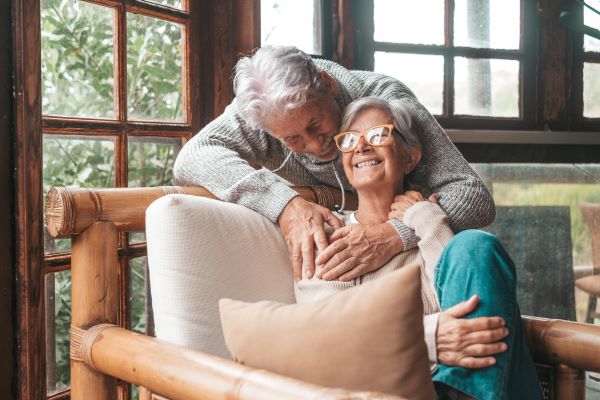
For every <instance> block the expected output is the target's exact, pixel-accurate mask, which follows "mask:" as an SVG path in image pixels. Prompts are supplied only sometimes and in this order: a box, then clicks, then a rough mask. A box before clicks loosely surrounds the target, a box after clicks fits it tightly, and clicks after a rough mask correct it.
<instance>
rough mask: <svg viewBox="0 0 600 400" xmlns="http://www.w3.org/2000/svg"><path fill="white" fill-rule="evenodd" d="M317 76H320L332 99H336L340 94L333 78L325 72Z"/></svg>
mask: <svg viewBox="0 0 600 400" xmlns="http://www.w3.org/2000/svg"><path fill="white" fill-rule="evenodd" d="M319 75H320V76H321V79H322V80H323V83H324V84H325V87H326V88H327V89H328V90H329V92H330V93H331V94H332V95H333V97H337V95H338V94H339V93H340V85H339V84H338V82H337V81H336V80H335V78H334V77H333V76H331V75H329V74H328V73H327V72H325V71H321V72H319Z"/></svg>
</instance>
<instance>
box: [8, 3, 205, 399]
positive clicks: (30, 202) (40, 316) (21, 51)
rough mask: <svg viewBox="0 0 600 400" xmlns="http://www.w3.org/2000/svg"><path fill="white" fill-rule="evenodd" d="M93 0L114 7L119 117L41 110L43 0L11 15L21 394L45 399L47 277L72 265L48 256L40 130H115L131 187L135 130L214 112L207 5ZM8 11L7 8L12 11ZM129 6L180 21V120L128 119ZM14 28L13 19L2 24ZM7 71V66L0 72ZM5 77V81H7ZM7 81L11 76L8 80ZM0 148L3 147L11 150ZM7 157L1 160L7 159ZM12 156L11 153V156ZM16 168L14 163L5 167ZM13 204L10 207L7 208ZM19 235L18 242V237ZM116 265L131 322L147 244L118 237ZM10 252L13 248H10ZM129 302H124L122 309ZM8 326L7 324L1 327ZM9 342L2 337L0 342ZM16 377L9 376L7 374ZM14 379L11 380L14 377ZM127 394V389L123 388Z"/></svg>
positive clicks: (188, 125)
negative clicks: (208, 83) (205, 62)
mask: <svg viewBox="0 0 600 400" xmlns="http://www.w3.org/2000/svg"><path fill="white" fill-rule="evenodd" d="M86 2H88V3H92V4H96V5H101V6H105V7H110V8H112V9H114V10H115V11H116V13H115V18H116V19H115V21H116V24H115V26H114V35H115V46H114V48H115V51H116V52H117V51H118V52H119V54H118V57H115V64H114V68H115V71H116V73H115V77H116V79H115V85H116V87H118V88H119V90H116V91H115V93H117V94H116V96H117V97H116V102H117V103H118V113H117V115H116V118H115V120H97V119H84V118H68V117H57V116H42V110H41V69H40V60H41V36H40V34H41V31H40V4H41V2H40V0H16V1H15V2H14V3H13V8H12V13H6V14H2V15H8V17H9V18H12V21H13V32H12V33H13V35H12V36H11V35H7V36H4V35H3V36H2V37H3V38H4V37H8V38H12V39H13V42H12V48H13V52H12V56H13V60H14V61H13V65H12V67H13V68H12V70H13V71H12V72H13V73H14V77H15V78H14V79H15V81H14V83H15V92H16V99H15V110H16V112H15V116H14V121H15V124H14V129H15V131H16V135H15V137H16V160H14V163H15V166H16V171H17V172H16V182H15V189H16V191H15V195H16V199H15V203H16V204H18V211H17V221H16V225H17V226H16V231H17V232H18V233H19V236H18V238H17V240H16V243H17V251H16V253H17V254H16V255H17V271H16V274H17V287H16V289H17V293H18V297H17V299H16V300H17V314H18V315H17V321H18V343H17V344H18V346H11V347H12V348H18V349H19V352H18V353H19V354H18V361H17V366H18V371H17V374H18V377H17V379H16V381H17V384H16V387H17V388H18V393H17V396H18V398H20V399H32V398H45V397H47V392H46V360H45V354H46V351H45V348H46V345H45V323H44V321H45V313H44V301H45V290H44V278H45V275H46V274H48V273H52V272H59V271H63V270H67V269H69V263H70V254H69V253H62V254H61V253H58V254H51V255H48V256H47V257H46V258H45V255H44V246H43V230H42V229H43V225H42V221H43V219H42V210H43V204H42V182H43V181H42V159H43V154H42V139H43V135H55V134H60V135H76V136H91V137H93V136H94V135H101V136H110V137H111V138H112V139H113V140H114V141H115V186H116V187H126V186H127V139H128V137H136V136H152V137H159V138H160V137H173V138H176V137H181V138H185V139H189V138H190V137H191V136H192V135H193V134H194V133H195V132H197V131H198V130H199V129H200V127H201V126H202V125H203V124H204V123H205V122H206V121H207V120H209V119H210V118H211V117H212V110H211V106H212V103H213V102H212V101H211V99H212V96H211V94H210V93H205V94H204V95H201V91H200V90H201V87H200V85H201V82H202V81H205V80H206V76H207V75H208V74H210V73H211V72H212V69H211V68H205V69H202V68H201V67H202V65H201V63H200V60H201V56H200V55H201V53H202V54H205V53H206V52H207V46H206V40H205V37H206V36H207V35H206V33H207V32H208V30H207V28H206V26H207V19H208V16H207V15H206V13H204V12H202V11H203V10H204V8H206V5H205V4H204V3H201V2H197V1H190V0H187V1H185V0H184V3H185V6H186V7H184V9H185V10H186V11H179V10H176V9H173V8H170V7H166V6H161V5H158V4H153V3H147V2H144V1H139V0H86ZM7 11H8V10H7ZM127 12H134V13H137V14H142V15H146V16H150V17H160V18H161V19H164V20H168V21H171V22H177V23H180V24H181V25H182V26H183V27H184V28H183V29H182V35H183V37H182V39H183V40H184V49H187V50H183V52H182V54H183V60H182V61H183V64H184V67H182V71H183V73H182V90H184V96H183V97H184V98H185V99H187V101H186V100H184V104H183V110H185V112H184V121H183V122H182V123H171V122H157V123H155V122H145V121H128V120H127V109H126V107H125V97H126V95H127V93H126V91H127V86H126V79H127V77H126V73H127V72H126V49H125V46H126V36H125V35H126V18H127ZM3 26H4V27H8V28H7V29H9V30H10V29H11V24H10V23H7V24H4V25H3ZM0 72H3V71H0ZM3 82H5V81H3ZM6 82H10V80H7V81H6ZM202 89H203V88H202ZM11 148H12V147H11V146H2V150H4V149H11ZM4 159H5V158H2V160H4ZM6 159H7V160H11V162H12V159H11V158H10V157H6ZM6 171H11V168H8V169H6ZM7 209H10V208H7ZM14 242H15V241H13V243H14ZM120 245H121V250H120V252H119V256H120V257H119V268H120V272H121V273H120V276H121V295H122V298H123V300H122V301H121V305H122V310H121V319H120V323H121V324H122V325H127V307H126V305H125V300H124V299H125V296H124V294H125V292H126V290H127V272H128V269H129V268H128V263H129V260H130V259H132V258H136V257H139V256H143V255H145V254H146V248H145V243H139V244H131V245H130V244H129V240H128V237H127V235H122V236H121V237H120ZM7 254H8V255H10V253H7ZM123 306H124V307H123ZM5 327H8V328H10V324H4V325H3V328H5ZM2 343H4V342H2ZM7 376H8V377H11V375H10V374H8V375H7ZM11 379H12V378H11ZM122 393H123V394H124V395H126V394H127V389H126V388H125V387H124V390H122ZM68 396H69V391H68V390H63V391H60V392H57V393H56V394H53V395H52V396H50V397H49V398H51V399H59V398H68Z"/></svg>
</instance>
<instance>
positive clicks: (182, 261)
mask: <svg viewBox="0 0 600 400" xmlns="http://www.w3.org/2000/svg"><path fill="white" fill-rule="evenodd" d="M146 237H147V241H148V264H149V268H150V286H151V294H152V307H153V310H154V320H155V329H156V336H157V337H158V338H159V339H161V340H165V341H168V342H171V343H174V344H179V345H183V346H186V347H191V348H194V349H197V350H200V351H204V352H207V353H210V354H215V355H218V356H221V357H226V358H230V354H229V352H228V351H227V348H226V347H225V341H224V340H223V334H222V331H221V322H220V320H219V308H218V301H219V299H220V298H222V297H230V298H233V299H238V300H243V301H258V300H274V301H278V302H283V303H293V302H294V289H293V282H294V279H293V274H292V269H291V266H290V261H289V255H288V251H287V246H286V244H285V241H284V239H283V236H282V235H281V231H280V229H279V227H278V226H277V225H275V224H273V223H272V222H270V221H269V220H268V219H267V218H265V217H263V216H262V215H260V214H257V213H256V212H254V211H252V210H249V209H247V208H245V207H242V206H238V205H235V204H230V203H224V202H220V201H217V200H211V199H207V198H202V197H196V196H188V195H180V194H174V195H168V196H164V197H162V198H160V199H158V200H156V201H155V202H154V203H152V205H150V207H149V208H148V210H147V211H146Z"/></svg>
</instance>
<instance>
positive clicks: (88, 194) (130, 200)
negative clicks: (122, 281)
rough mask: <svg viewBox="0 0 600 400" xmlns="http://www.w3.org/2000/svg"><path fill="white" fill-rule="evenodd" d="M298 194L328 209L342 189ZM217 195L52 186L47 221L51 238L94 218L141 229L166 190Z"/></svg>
mask: <svg viewBox="0 0 600 400" xmlns="http://www.w3.org/2000/svg"><path fill="white" fill-rule="evenodd" d="M293 189H294V190H295V191H296V192H298V193H299V194H300V196H301V197H302V198H303V199H305V200H307V201H311V202H313V203H317V204H320V205H322V206H323V207H326V208H328V209H333V208H334V206H335V205H336V204H341V197H342V196H341V191H340V190H338V189H334V188H331V187H328V186H295V187H293ZM176 193H179V194H189V195H194V196H203V197H208V198H212V199H216V197H215V196H214V195H213V194H212V193H210V192H209V191H208V190H206V189H204V188H203V187H200V186H161V187H152V188H150V187H147V188H112V189H95V188H66V187H53V188H52V189H50V191H48V194H47V197H46V224H47V226H48V233H49V234H50V236H52V237H54V238H64V237H70V236H73V235H78V234H80V233H81V232H83V231H84V230H86V229H87V228H88V227H89V226H90V225H91V224H93V223H94V222H96V221H110V222H112V223H113V224H114V225H115V226H116V228H117V230H119V231H121V232H135V231H143V230H144V228H145V224H146V221H145V213H146V209H147V208H148V206H150V204H151V203H152V202H153V201H154V200H156V199H158V198H159V197H162V196H165V195H167V194H176ZM356 204H357V200H356V195H354V194H352V193H349V192H347V193H346V208H348V209H353V208H356Z"/></svg>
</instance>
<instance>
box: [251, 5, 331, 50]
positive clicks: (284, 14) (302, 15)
mask: <svg viewBox="0 0 600 400" xmlns="http://www.w3.org/2000/svg"><path fill="white" fill-rule="evenodd" d="M260 18H261V19H260V31H261V34H260V38H261V43H262V45H263V46H264V45H286V46H296V47H298V48H299V49H300V50H302V51H304V52H306V53H308V54H317V55H323V44H322V32H321V27H322V25H323V23H322V21H321V1H320V0H261V2H260Z"/></svg>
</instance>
